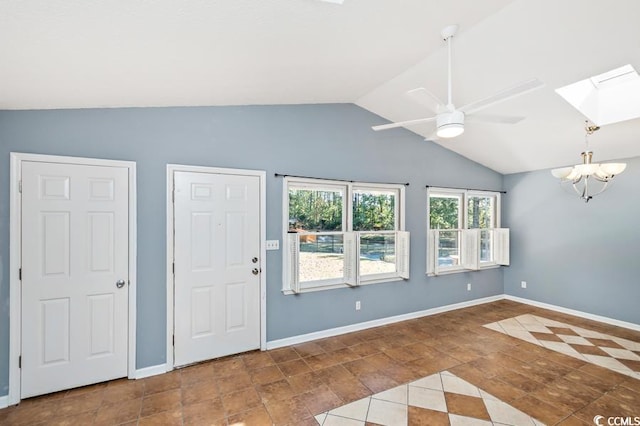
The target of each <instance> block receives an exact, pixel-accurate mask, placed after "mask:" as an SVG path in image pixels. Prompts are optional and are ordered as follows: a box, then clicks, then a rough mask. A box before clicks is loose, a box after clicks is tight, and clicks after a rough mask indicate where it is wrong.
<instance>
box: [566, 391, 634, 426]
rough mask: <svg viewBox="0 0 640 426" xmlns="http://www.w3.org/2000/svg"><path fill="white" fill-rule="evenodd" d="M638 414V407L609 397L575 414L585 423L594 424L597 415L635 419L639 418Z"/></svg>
mask: <svg viewBox="0 0 640 426" xmlns="http://www.w3.org/2000/svg"><path fill="white" fill-rule="evenodd" d="M637 414H638V409H637V406H632V405H630V404H628V403H626V402H623V401H620V400H618V399H616V398H613V397H611V396H609V395H605V396H603V397H601V398H599V399H598V400H596V401H595V402H593V403H591V404H589V405H587V406H586V407H584V408H583V409H581V410H580V411H578V412H576V413H574V415H575V416H576V417H578V418H579V419H580V420H582V421H585V422H593V418H594V416H596V415H600V416H604V417H627V416H629V417H633V416H637Z"/></svg>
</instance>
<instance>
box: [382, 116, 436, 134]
mask: <svg viewBox="0 0 640 426" xmlns="http://www.w3.org/2000/svg"><path fill="white" fill-rule="evenodd" d="M436 118H437V117H428V118H418V119H416V120H408V121H398V122H397V123H390V124H381V125H379V126H373V127H371V128H372V129H373V130H375V131H376V132H377V131H380V130H387V129H395V128H396V127H405V126H412V125H414V124H422V123H428V122H430V121H435V120H436Z"/></svg>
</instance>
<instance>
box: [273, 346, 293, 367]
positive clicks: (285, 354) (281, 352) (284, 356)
mask: <svg viewBox="0 0 640 426" xmlns="http://www.w3.org/2000/svg"><path fill="white" fill-rule="evenodd" d="M269 355H271V358H273V360H274V361H275V362H276V363H277V364H279V363H281V362H287V361H292V360H294V359H298V358H300V355H298V353H297V352H296V351H295V350H294V349H293V348H289V347H287V348H280V349H274V350H272V351H269Z"/></svg>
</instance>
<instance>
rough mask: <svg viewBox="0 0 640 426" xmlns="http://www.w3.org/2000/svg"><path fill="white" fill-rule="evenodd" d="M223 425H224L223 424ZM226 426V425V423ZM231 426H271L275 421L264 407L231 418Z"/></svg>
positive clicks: (260, 406)
mask: <svg viewBox="0 0 640 426" xmlns="http://www.w3.org/2000/svg"><path fill="white" fill-rule="evenodd" d="M221 424H222V423H221ZM225 424H226V423H225ZM229 424H230V425H247V426H250V425H271V424H273V420H271V416H269V412H268V411H267V409H266V408H265V407H264V405H259V406H258V407H255V408H253V409H251V410H248V411H244V412H242V413H238V414H234V415H232V416H230V417H229Z"/></svg>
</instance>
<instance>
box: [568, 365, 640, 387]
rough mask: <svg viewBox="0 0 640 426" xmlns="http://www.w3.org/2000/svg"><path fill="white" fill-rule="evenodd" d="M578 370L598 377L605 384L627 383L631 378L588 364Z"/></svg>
mask: <svg viewBox="0 0 640 426" xmlns="http://www.w3.org/2000/svg"><path fill="white" fill-rule="evenodd" d="M578 370H579V371H584V372H585V373H589V374H591V375H593V376H596V377H598V378H599V379H600V380H602V381H603V382H607V383H612V384H615V385H618V384H620V383H623V382H626V381H627V380H628V379H629V376H625V375H624V374H620V373H616V372H615V371H611V370H609V369H608V368H604V367H600V366H598V365H594V364H587V365H585V366H584V367H580V368H579V369H578Z"/></svg>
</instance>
